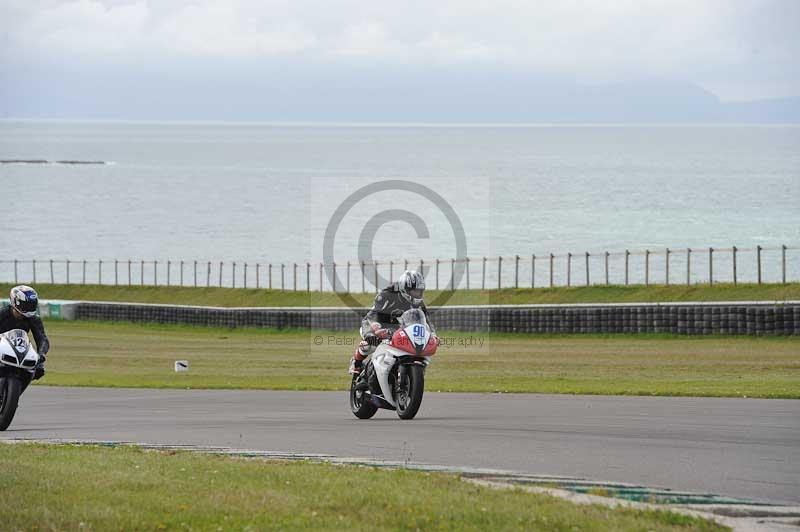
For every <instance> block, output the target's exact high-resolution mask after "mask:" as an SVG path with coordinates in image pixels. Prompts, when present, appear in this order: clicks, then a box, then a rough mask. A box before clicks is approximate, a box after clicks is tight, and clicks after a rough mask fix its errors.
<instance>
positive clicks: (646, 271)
mask: <svg viewBox="0 0 800 532" xmlns="http://www.w3.org/2000/svg"><path fill="white" fill-rule="evenodd" d="M644 285H645V286H650V250H649V249H646V250H644Z"/></svg>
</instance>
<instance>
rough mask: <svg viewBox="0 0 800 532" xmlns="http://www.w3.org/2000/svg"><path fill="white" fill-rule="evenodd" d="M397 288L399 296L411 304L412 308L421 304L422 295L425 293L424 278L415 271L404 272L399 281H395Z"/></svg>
mask: <svg viewBox="0 0 800 532" xmlns="http://www.w3.org/2000/svg"><path fill="white" fill-rule="evenodd" d="M397 287H398V288H399V289H400V295H401V296H402V297H403V299H405V300H406V301H408V302H409V303H411V304H412V305H413V306H415V307H418V306H420V305H421V304H422V295H423V294H424V293H425V277H423V276H422V274H421V273H420V272H418V271H416V270H406V271H404V272H403V275H401V276H400V279H398V280H397Z"/></svg>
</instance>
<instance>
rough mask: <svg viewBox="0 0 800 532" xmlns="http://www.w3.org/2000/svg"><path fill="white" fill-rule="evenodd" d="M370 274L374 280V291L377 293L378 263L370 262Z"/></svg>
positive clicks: (378, 289)
mask: <svg viewBox="0 0 800 532" xmlns="http://www.w3.org/2000/svg"><path fill="white" fill-rule="evenodd" d="M372 274H373V276H374V278H375V291H377V292H379V291H380V288H378V261H377V260H375V261H372Z"/></svg>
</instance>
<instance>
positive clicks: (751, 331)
mask: <svg viewBox="0 0 800 532" xmlns="http://www.w3.org/2000/svg"><path fill="white" fill-rule="evenodd" d="M41 306H42V314H43V316H45V317H52V318H56V319H58V318H61V319H77V320H102V321H133V322H155V323H173V324H189V325H202V326H209V327H270V328H277V329H285V328H300V329H327V330H343V331H354V330H356V329H357V328H358V327H359V325H360V323H361V318H362V316H363V315H364V314H365V313H366V312H367V309H365V308H360V309H350V308H337V307H280V308H257V307H254V308H221V307H194V306H183V305H149V304H141V303H106V302H89V301H78V302H65V301H64V302H50V303H49V304H47V303H45V304H43V305H41ZM430 313H431V321H432V322H433V324H434V326H435V327H436V328H437V329H440V330H448V331H463V332H509V333H545V334H547V333H549V334H575V333H594V334H598V333H599V334H614V333H625V334H636V333H670V334H687V335H688V334H691V335H701V334H721V335H751V336H763V335H770V336H774V335H782V336H788V335H798V334H800V301H784V302H718V303H706V302H703V303H619V304H572V305H486V306H446V307H431V308H430Z"/></svg>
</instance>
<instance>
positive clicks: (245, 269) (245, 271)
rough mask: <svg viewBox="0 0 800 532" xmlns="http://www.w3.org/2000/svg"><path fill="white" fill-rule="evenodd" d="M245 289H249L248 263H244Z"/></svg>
mask: <svg viewBox="0 0 800 532" xmlns="http://www.w3.org/2000/svg"><path fill="white" fill-rule="evenodd" d="M244 288H245V290H246V289H247V263H246V262H245V263H244Z"/></svg>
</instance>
